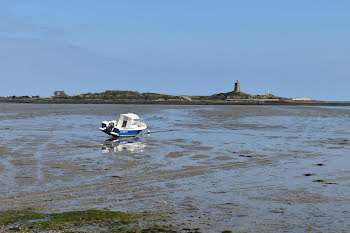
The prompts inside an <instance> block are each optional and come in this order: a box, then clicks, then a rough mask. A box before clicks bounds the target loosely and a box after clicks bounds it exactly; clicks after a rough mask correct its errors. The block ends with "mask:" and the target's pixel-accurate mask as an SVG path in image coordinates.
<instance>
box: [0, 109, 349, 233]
mask: <svg viewBox="0 0 350 233" xmlns="http://www.w3.org/2000/svg"><path fill="white" fill-rule="evenodd" d="M125 112H135V113H138V114H139V115H140V116H142V117H143V118H144V121H145V122H146V123H147V124H148V127H149V129H150V130H151V132H152V133H151V135H146V134H144V135H140V136H139V137H138V138H137V139H135V140H131V141H125V140H124V141H123V140H108V139H110V138H109V136H107V135H105V134H103V133H102V132H99V130H98V127H99V124H100V122H101V121H102V120H110V119H114V118H116V115H117V114H119V113H125ZM349 116H350V108H349V107H313V106H176V105H171V106H170V105H163V106H162V105H61V104H60V105H50V104H43V105H41V104H0V210H7V209H20V208H24V207H36V208H38V210H39V211H42V212H63V211H71V210H86V209H103V208H109V209H111V210H120V211H131V212H135V211H136V212H137V211H164V210H166V211H168V212H169V213H171V214H170V215H169V218H168V222H169V223H172V224H173V225H175V226H176V227H177V228H178V229H180V230H183V231H185V230H184V229H192V230H193V229H199V231H200V232H213V231H224V230H232V231H234V232H238V231H248V232H257V231H259V232H270V231H280V232H281V231H288V232H305V231H316V232H317V231H320V232H347V231H348V229H350V224H349V223H350V221H349V217H350V214H349V209H350V194H349V193H350V192H349V191H350V168H349V166H348V165H349V164H350V153H349V152H350V138H349V133H350V122H349ZM111 204H112V205H113V207H110V205H111Z"/></svg>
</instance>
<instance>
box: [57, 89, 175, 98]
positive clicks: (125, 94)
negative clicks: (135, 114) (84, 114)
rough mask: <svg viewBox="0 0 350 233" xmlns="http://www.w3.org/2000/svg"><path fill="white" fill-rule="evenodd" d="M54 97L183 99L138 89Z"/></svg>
mask: <svg viewBox="0 0 350 233" xmlns="http://www.w3.org/2000/svg"><path fill="white" fill-rule="evenodd" d="M53 98H70V99H77V100H80V99H107V100H118V99H123V100H124V99H125V100H170V99H181V98H180V97H179V96H172V95H164V94H157V93H151V92H146V93H139V92H138V91H105V92H101V93H91V92H88V93H86V94H80V95H73V96H58V97H56V96H54V97H53Z"/></svg>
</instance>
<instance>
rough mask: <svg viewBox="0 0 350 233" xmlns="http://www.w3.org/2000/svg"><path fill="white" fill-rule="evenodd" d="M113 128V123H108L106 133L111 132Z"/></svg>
mask: <svg viewBox="0 0 350 233" xmlns="http://www.w3.org/2000/svg"><path fill="white" fill-rule="evenodd" d="M113 128H114V123H113V122H110V123H109V124H108V126H107V127H106V131H108V132H112V130H113Z"/></svg>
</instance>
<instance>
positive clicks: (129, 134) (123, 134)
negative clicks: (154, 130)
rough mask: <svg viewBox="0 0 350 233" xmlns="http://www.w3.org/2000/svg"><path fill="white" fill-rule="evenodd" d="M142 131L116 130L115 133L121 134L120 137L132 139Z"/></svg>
mask: <svg viewBox="0 0 350 233" xmlns="http://www.w3.org/2000/svg"><path fill="white" fill-rule="evenodd" d="M141 131H142V130H119V129H114V130H113V132H114V133H117V134H119V137H132V136H136V135H138V134H139V133H140V132H141Z"/></svg>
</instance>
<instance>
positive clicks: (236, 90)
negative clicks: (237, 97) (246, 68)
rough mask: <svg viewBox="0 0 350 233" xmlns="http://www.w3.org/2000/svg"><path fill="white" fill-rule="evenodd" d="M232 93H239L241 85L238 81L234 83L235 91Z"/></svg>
mask: <svg viewBox="0 0 350 233" xmlns="http://www.w3.org/2000/svg"><path fill="white" fill-rule="evenodd" d="M234 92H236V93H237V92H241V84H240V83H239V81H238V80H237V82H236V83H235V90H234Z"/></svg>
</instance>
